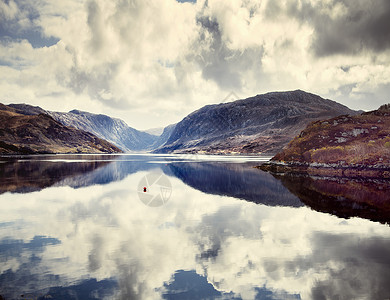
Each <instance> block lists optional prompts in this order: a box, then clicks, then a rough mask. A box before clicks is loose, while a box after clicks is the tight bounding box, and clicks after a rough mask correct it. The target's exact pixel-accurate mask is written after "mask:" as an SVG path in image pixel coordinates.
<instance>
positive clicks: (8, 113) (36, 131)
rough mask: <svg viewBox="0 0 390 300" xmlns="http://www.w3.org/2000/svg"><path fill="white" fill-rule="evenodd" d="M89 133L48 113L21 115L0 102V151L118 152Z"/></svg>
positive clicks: (21, 152) (7, 152)
mask: <svg viewBox="0 0 390 300" xmlns="http://www.w3.org/2000/svg"><path fill="white" fill-rule="evenodd" d="M119 152H121V150H120V149H119V148H117V147H115V146H114V145H112V144H110V143H109V142H107V141H105V140H102V139H99V138H98V137H96V136H94V135H93V134H91V133H88V132H85V131H82V130H78V129H75V128H72V127H67V126H64V125H63V124H61V123H59V122H57V121H56V120H54V119H53V118H52V117H50V116H49V115H47V114H42V113H40V114H30V115H24V114H20V113H18V112H17V110H15V109H13V108H12V107H7V106H5V105H2V104H0V153H1V154H34V153H119Z"/></svg>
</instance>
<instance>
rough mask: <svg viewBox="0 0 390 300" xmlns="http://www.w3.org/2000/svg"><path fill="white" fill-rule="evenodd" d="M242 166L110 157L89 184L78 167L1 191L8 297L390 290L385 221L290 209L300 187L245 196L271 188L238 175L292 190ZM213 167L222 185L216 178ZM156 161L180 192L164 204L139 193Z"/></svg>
mask: <svg viewBox="0 0 390 300" xmlns="http://www.w3.org/2000/svg"><path fill="white" fill-rule="evenodd" d="M111 160H112V161H111ZM109 161H111V162H109ZM180 164H182V166H180ZM240 166H242V168H243V169H246V168H247V165H245V164H244V165H242V164H234V163H233V162H231V163H229V162H226V163H221V162H219V163H217V162H199V165H195V162H181V163H178V162H177V160H175V162H172V163H170V161H161V158H152V159H148V158H142V159H141V158H139V157H138V156H137V157H130V156H128V157H121V158H119V159H115V160H113V159H109V160H108V159H107V160H106V164H104V165H102V166H101V167H98V168H95V169H93V170H91V171H88V172H87V173H85V174H84V175H85V178H84V181H83V180H82V179H83V177H82V175H80V174H76V176H70V177H66V178H63V179H62V180H60V181H57V183H56V184H54V185H51V186H48V187H47V188H44V189H41V190H39V191H35V192H31V193H3V194H2V195H0V203H1V205H2V209H1V210H0V260H1V262H2V263H1V265H0V274H1V275H0V291H1V293H0V294H1V295H2V296H3V297H5V298H6V299H20V298H21V295H23V296H24V297H30V298H38V299H44V298H48V297H52V298H53V299H93V298H105V299H183V298H184V299H199V298H208V299H337V298H338V299H354V298H363V299H385V298H386V297H388V296H389V295H390V276H389V275H390V274H389V273H390V261H389V256H388V251H389V249H390V230H389V227H388V226H386V225H383V224H380V223H376V222H371V221H369V220H364V219H359V218H351V219H340V218H338V217H335V216H332V215H329V214H323V213H320V212H317V211H313V210H311V209H308V208H306V207H305V206H299V205H296V206H295V207H294V205H290V203H291V202H290V201H291V199H295V196H290V197H291V198H289V200H286V203H287V204H286V205H282V206H275V205H273V206H271V205H264V204H257V203H254V202H248V201H243V200H241V199H245V197H248V199H250V197H253V199H255V196H253V195H258V197H259V198H261V197H264V198H265V199H268V200H264V201H265V202H266V201H270V200H269V199H271V198H272V195H273V194H272V193H268V192H264V193H263V194H262V193H261V191H260V189H259V190H256V189H253V190H250V191H249V192H248V193H249V194H250V195H252V196H247V195H246V193H245V191H241V193H240V192H239V191H238V190H239V189H240V188H241V189H242V188H244V189H249V188H250V186H248V185H246V183H245V180H241V181H240V180H239V178H240V176H243V177H244V178H247V179H248V180H249V182H253V184H255V183H256V184H257V185H259V187H264V189H265V188H266V187H267V186H269V187H271V188H269V189H270V190H271V189H272V187H273V186H276V187H278V188H279V189H280V191H281V194H280V195H279V196H277V195H276V194H277V193H276V192H275V197H276V198H278V197H280V198H282V197H283V195H288V190H287V189H286V188H284V187H283V185H281V184H280V182H279V180H278V179H275V178H273V177H271V176H269V175H268V174H265V173H264V174H265V175H264V176H263V175H260V176H259V177H258V179H257V180H258V181H255V179H254V178H255V177H253V178H252V175H250V174H252V172H253V171H256V172H257V170H253V169H252V168H249V170H250V171H248V172H249V173H246V171H243V169H240ZM213 168H214V169H215V172H216V174H217V175H216V177H217V178H219V179H216V181H217V182H220V184H215V182H213V181H211V180H212V178H211V176H210V174H212V170H213ZM159 170H163V171H164V172H165V174H167V176H169V180H170V182H171V184H172V195H171V198H170V200H169V201H168V202H167V203H166V204H165V205H163V206H160V207H149V206H146V205H144V204H143V203H142V202H141V201H140V200H139V198H138V191H137V187H138V183H139V182H140V180H141V179H142V178H143V177H144V176H145V175H147V174H148V173H149V172H155V171H159ZM191 170H194V171H191ZM202 171H204V172H203V173H202ZM186 172H187V174H188V176H185V174H186ZM178 174H181V175H178ZM192 174H194V178H190V179H189V177H191V175H192ZM202 174H203V176H202ZM240 174H241V175H240ZM253 174H254V173H253ZM260 174H263V173H262V172H260ZM105 176H107V178H108V179H105ZM229 176H230V179H228V178H229ZM202 177H204V179H202ZM234 178H236V179H234ZM31 180H32V181H33V177H31ZM37 180H39V179H37ZM78 180H80V181H79V182H78ZM209 181H211V183H212V184H209ZM224 182H226V184H228V186H227V187H223V183H224ZM278 182H279V184H278ZM236 183H237V184H238V187H236V188H234V187H230V185H234V184H236ZM251 185H252V183H251ZM75 187H77V188H75ZM261 201H262V200H261V199H258V201H257V202H258V203H262V202H261ZM275 201H276V200H275ZM265 202H264V203H265ZM271 203H272V202H271ZM273 203H283V202H282V201H281V200H277V201H276V202H273ZM368 274H369V276H368Z"/></svg>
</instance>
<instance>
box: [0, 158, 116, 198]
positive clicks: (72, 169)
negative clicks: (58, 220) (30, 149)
mask: <svg viewBox="0 0 390 300" xmlns="http://www.w3.org/2000/svg"><path fill="white" fill-rule="evenodd" d="M68 159H69V158H68ZM108 163H109V162H108V161H102V160H94V161H85V162H79V161H78V162H72V161H69V162H68V161H67V162H61V161H52V160H50V159H48V158H47V159H45V160H42V159H40V160H38V159H28V160H19V159H12V160H3V161H2V163H1V164H0V182H1V184H0V194H2V193H5V192H16V193H30V192H34V191H39V190H42V189H43V188H46V187H50V186H53V185H55V184H56V183H58V182H60V181H62V180H64V179H65V178H71V177H74V176H77V175H82V174H86V173H89V172H93V171H94V170H96V169H98V168H101V167H103V166H105V165H107V164H108Z"/></svg>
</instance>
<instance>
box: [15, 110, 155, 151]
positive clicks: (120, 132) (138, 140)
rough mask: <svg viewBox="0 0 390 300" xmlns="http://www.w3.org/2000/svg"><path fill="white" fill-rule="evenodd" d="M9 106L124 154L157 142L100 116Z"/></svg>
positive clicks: (139, 132) (146, 148) (121, 122)
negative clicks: (46, 117) (86, 134)
mask: <svg viewBox="0 0 390 300" xmlns="http://www.w3.org/2000/svg"><path fill="white" fill-rule="evenodd" d="M9 106H10V107H12V108H14V109H15V110H16V111H18V112H19V113H21V114H25V115H31V114H37V113H46V114H48V115H50V116H51V117H53V118H54V119H55V120H57V121H58V122H60V123H62V124H63V125H65V126H72V127H74V128H77V129H80V130H84V131H87V132H90V133H92V134H94V135H96V136H97V137H99V138H101V139H104V140H106V141H108V142H110V143H112V144H114V145H116V146H117V147H118V148H120V149H121V150H122V151H124V152H131V151H142V150H150V149H152V145H153V144H154V143H155V142H156V141H157V140H158V137H156V136H154V135H151V134H148V133H146V132H142V131H138V130H136V129H134V128H132V127H129V126H128V125H127V124H126V123H125V122H124V121H122V120H120V119H116V118H111V117H109V116H106V115H102V114H92V113H88V112H83V111H79V110H72V111H70V112H67V113H61V112H52V111H46V110H43V109H42V108H40V107H34V106H30V105H27V104H10V105H9Z"/></svg>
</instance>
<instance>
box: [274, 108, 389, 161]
mask: <svg viewBox="0 0 390 300" xmlns="http://www.w3.org/2000/svg"><path fill="white" fill-rule="evenodd" d="M272 160H273V161H276V162H287V163H303V164H313V163H318V164H337V165H340V166H343V165H347V166H348V165H349V166H356V165H360V166H380V167H390V105H383V106H381V107H380V108H379V109H378V110H375V111H371V112H367V113H363V114H361V115H357V116H339V117H336V118H332V119H328V120H324V121H317V122H313V123H311V124H310V125H309V126H307V127H306V129H304V130H303V131H302V132H301V133H300V134H299V135H298V136H297V137H295V138H294V139H293V140H292V141H291V142H290V143H289V145H288V146H287V147H286V148H285V149H284V150H283V151H282V152H280V153H278V154H277V155H275V156H274V157H273V158H272Z"/></svg>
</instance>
